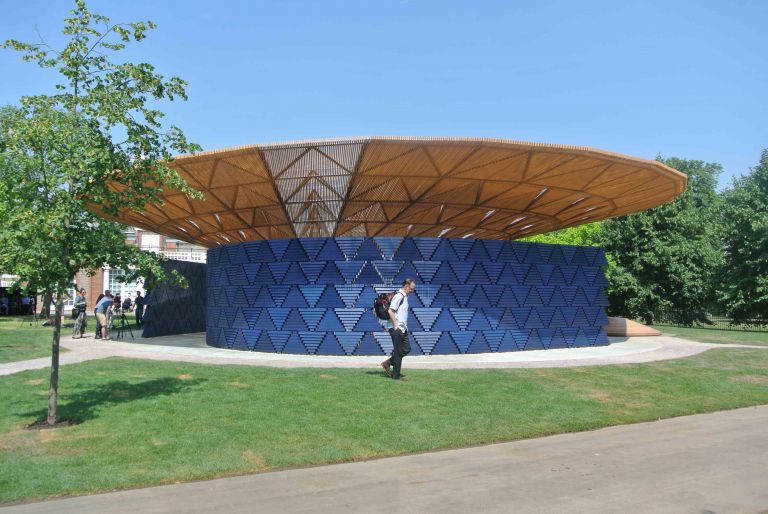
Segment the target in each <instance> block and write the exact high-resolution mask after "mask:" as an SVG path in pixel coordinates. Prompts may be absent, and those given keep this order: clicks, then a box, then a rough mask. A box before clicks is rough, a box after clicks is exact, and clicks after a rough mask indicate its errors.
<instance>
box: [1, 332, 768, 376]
mask: <svg viewBox="0 0 768 514" xmlns="http://www.w3.org/2000/svg"><path fill="white" fill-rule="evenodd" d="M610 339H611V344H610V345H608V346H596V347H587V348H563V349H557V350H533V351H526V352H503V353H482V354H468V355H416V356H409V357H406V360H405V364H404V366H405V367H407V368H409V369H457V368H557V367H572V366H592V365H603V364H633V363H641V362H651V361H660V360H668V359H678V358H682V357H689V356H691V355H696V354H698V353H702V352H704V351H706V350H709V349H710V348H723V347H725V346H728V347H738V348H761V349H768V347H767V346H751V345H722V344H708V343H697V342H695V341H688V340H686V339H680V338H677V337H672V336H655V337H631V338H610ZM128 341H129V342H128ZM128 341H100V340H97V339H93V336H90V337H87V338H85V339H72V337H71V336H70V337H63V338H62V340H61V345H62V346H63V347H64V348H66V349H68V350H69V351H68V352H66V353H62V354H61V355H60V357H59V359H60V360H59V362H60V364H62V365H67V364H74V363H78V362H85V361H89V360H94V359H105V358H107V357H128V358H136V359H151V360H163V361H184V362H196V363H200V364H240V365H247V366H272V367H285V368H301V367H312V368H378V367H379V363H380V362H381V361H382V359H383V357H381V356H329V355H289V354H277V353H260V352H244V351H240V350H225V349H221V348H213V347H210V346H207V345H206V344H205V333H202V332H201V333H195V334H183V335H176V336H166V337H156V338H148V339H144V338H141V337H140V335H139V334H138V333H136V338H135V339H130V337H129V339H128ZM50 364H51V358H50V357H44V358H41V359H32V360H27V361H18V362H11V363H6V364H0V376H3V375H11V374H13V373H18V372H20V371H25V370H29V369H42V368H46V367H49V366H50Z"/></svg>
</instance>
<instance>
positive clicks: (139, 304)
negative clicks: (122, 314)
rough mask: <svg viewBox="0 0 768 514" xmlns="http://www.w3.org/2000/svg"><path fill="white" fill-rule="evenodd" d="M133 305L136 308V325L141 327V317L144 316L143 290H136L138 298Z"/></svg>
mask: <svg viewBox="0 0 768 514" xmlns="http://www.w3.org/2000/svg"><path fill="white" fill-rule="evenodd" d="M133 306H134V309H136V310H135V314H136V326H137V327H139V328H141V318H142V316H144V297H143V296H141V291H136V300H135V301H134V302H133Z"/></svg>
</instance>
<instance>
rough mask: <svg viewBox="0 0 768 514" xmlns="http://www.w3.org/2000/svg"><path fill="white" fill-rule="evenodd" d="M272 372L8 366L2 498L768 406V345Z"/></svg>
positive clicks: (167, 366) (1, 423)
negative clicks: (43, 425)
mask: <svg viewBox="0 0 768 514" xmlns="http://www.w3.org/2000/svg"><path fill="white" fill-rule="evenodd" d="M406 373H407V375H408V380H407V381H404V382H395V381H392V380H388V379H385V378H384V375H383V373H381V372H380V371H377V370H364V369H361V370H354V369H351V370H348V369H343V370H342V369H272V368H262V367H248V366H211V365H198V364H188V363H172V362H155V361H141V360H129V359H118V358H113V359H108V360H102V361H91V362H86V363H82V364H77V365H69V366H65V367H63V368H62V372H61V382H60V388H61V389H60V393H61V397H60V405H61V408H60V414H61V415H62V416H64V417H69V418H76V419H79V420H82V421H83V423H82V424H79V425H76V426H72V427H68V428H59V429H55V430H34V431H32V430H25V429H24V428H23V427H24V425H25V424H27V423H30V422H31V421H34V420H35V419H37V418H39V417H42V416H43V413H44V410H45V406H46V402H47V378H48V370H36V371H28V372H24V373H20V374H17V375H12V376H7V377H0V469H1V470H2V473H0V502H11V501H18V500H24V499H33V498H43V497H48V496H53V495H61V494H77V493H89V492H96V491H106V490H111V489H119V488H127V487H136V486H143V485H150V484H159V483H173V482H176V481H186V480H194V479H204V478H211V477H217V476H225V475H232V474H242V473H251V472H258V471H264V470H270V469H279V468H288V467H296V466H305V465H310V464H321V463H331V462H343V461H352V460H359V459H368V458H372V457H380V456H386V455H396V454H402V453H408V452H418V451H428V450H435V449H438V448H451V447H461V446H467V445H474V444H486V443H493V442H498V441H509V440H514V439H520V438H528V437H537V436H543V435H547V434H556V433H561V432H572V431H580V430H589V429H595V428H599V427H605V426H609V425H616V424H624V423H633V422H639V421H646V420H656V419H659V418H666V417H671V416H680V415H685V414H694V413H699V412H708V411H716V410H723V409H731V408H735V407H744V406H749V405H758V404H766V403H768V350H763V349H736V348H734V349H727V348H723V349H716V350H710V351H708V352H706V353H703V354H700V355H697V356H694V357H690V358H687V359H680V360H672V361H663V362H657V363H649V364H636V365H614V366H599V367H579V368H570V369H569V368H563V369H517V370H514V369H513V370H452V371H424V370H416V371H413V370H408V369H407V359H406Z"/></svg>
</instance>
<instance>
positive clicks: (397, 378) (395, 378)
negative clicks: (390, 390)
mask: <svg viewBox="0 0 768 514" xmlns="http://www.w3.org/2000/svg"><path fill="white" fill-rule="evenodd" d="M392 380H408V379H407V378H405V375H400V376H397V377H394V376H393V377H392Z"/></svg>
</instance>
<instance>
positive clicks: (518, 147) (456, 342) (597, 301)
mask: <svg viewBox="0 0 768 514" xmlns="http://www.w3.org/2000/svg"><path fill="white" fill-rule="evenodd" d="M171 166H172V167H174V168H175V169H176V170H178V172H179V173H180V174H181V175H182V177H183V178H184V179H185V180H186V181H187V182H188V183H189V184H190V185H191V186H192V187H193V188H195V189H198V190H200V191H201V192H202V193H203V195H204V199H203V200H195V199H190V198H188V197H187V196H186V195H184V194H182V193H181V192H178V191H167V192H166V193H165V195H164V204H162V205H147V206H146V208H145V209H144V211H143V212H130V211H125V212H121V213H120V216H119V219H120V221H122V222H124V223H128V224H131V225H134V226H137V227H141V228H145V229H148V230H151V231H154V232H157V233H161V234H165V235H169V236H173V237H176V238H179V239H182V240H185V241H189V242H193V243H197V244H199V245H202V246H205V247H208V248H210V250H209V252H208V266H207V270H206V279H205V283H206V285H205V291H204V292H203V293H201V294H204V296H205V298H206V302H205V307H204V308H205V320H206V332H207V340H208V344H210V345H213V346H220V347H229V348H239V349H245V350H260V351H271V352H285V353H317V354H348V355H352V354H357V355H359V354H382V353H388V351H389V350H390V345H391V343H390V342H389V336H388V334H386V332H383V331H382V329H381V328H380V327H379V325H378V323H377V321H376V320H375V318H374V316H373V314H372V312H371V306H372V302H373V297H374V296H375V295H376V294H377V292H380V291H385V290H387V291H388V290H393V289H396V287H397V286H399V282H400V280H402V278H404V277H406V276H408V277H413V278H415V279H416V280H417V282H418V284H419V287H418V289H417V292H416V294H415V295H412V297H411V298H410V305H411V307H412V311H413V316H411V319H412V320H413V327H411V332H412V335H413V338H412V341H413V342H414V343H415V344H412V346H413V353H415V354H419V353H425V354H433V353H467V352H487V351H512V350H521V349H532V348H539V349H541V348H555V347H571V346H587V345H597V344H607V338H606V337H605V332H604V330H603V325H604V324H605V322H606V319H605V312H604V307H605V306H606V305H607V301H606V298H605V294H604V286H605V284H606V282H605V278H604V275H603V272H602V268H603V267H604V266H605V256H604V254H603V252H602V250H600V249H599V248H594V247H572V246H559V245H542V244H534V243H520V242H515V241H513V240H514V239H517V238H521V237H524V236H529V235H534V234H540V233H544V232H549V231H552V230H557V229H562V228H566V227H572V226H576V225H581V224H584V223H589V222H593V221H597V220H601V219H606V218H610V217H614V216H621V215H624V214H629V213H633V212H638V211H642V210H645V209H648V208H651V207H655V206H658V205H661V204H663V203H666V202H669V201H671V200H673V199H674V198H675V197H677V196H678V195H679V194H681V193H682V192H683V191H684V190H685V186H686V176H685V175H684V174H682V173H680V172H678V171H675V170H673V169H671V168H669V167H667V166H665V165H663V164H661V163H659V162H656V161H648V160H644V159H637V158H633V157H628V156H624V155H619V154H614V153H610V152H604V151H600V150H594V149H590V148H583V147H571V146H563V145H550V144H538V143H525V142H517V141H506V140H497V139H472V138H406V137H365V138H350V139H336V140H316V141H300V142H291V143H280V144H264V145H253V146H243V147H237V148H231V149H225V150H217V151H210V152H202V153H199V154H195V155H189V156H182V157H179V158H177V159H175V160H174V161H173V162H172V163H171ZM171 296H173V295H167V294H166V295H165V298H166V299H168V300H169V301H170V299H171ZM149 303H150V304H152V301H151V300H150V301H149ZM149 312H152V308H150V309H149ZM165 317H167V316H163V318H165ZM414 318H415V320H414ZM158 321H159V318H158ZM410 325H411V322H410V321H409V326H410Z"/></svg>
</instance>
